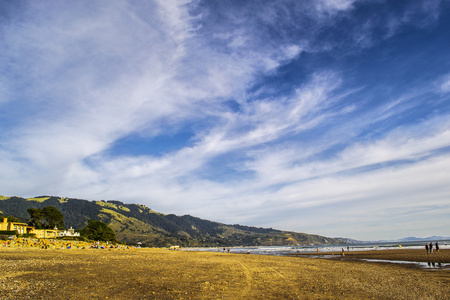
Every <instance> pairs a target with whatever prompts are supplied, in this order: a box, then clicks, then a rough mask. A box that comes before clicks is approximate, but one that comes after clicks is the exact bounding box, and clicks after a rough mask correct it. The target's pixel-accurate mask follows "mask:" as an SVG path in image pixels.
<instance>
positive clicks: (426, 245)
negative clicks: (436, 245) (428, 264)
mask: <svg viewBox="0 0 450 300" xmlns="http://www.w3.org/2000/svg"><path fill="white" fill-rule="evenodd" d="M425 249H427V254H428V243H426V244H425Z"/></svg>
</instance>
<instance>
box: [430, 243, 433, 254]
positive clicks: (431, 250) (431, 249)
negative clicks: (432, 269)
mask: <svg viewBox="0 0 450 300" xmlns="http://www.w3.org/2000/svg"><path fill="white" fill-rule="evenodd" d="M430 253H431V254H433V243H430Z"/></svg>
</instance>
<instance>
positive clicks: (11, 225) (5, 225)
mask: <svg viewBox="0 0 450 300" xmlns="http://www.w3.org/2000/svg"><path fill="white" fill-rule="evenodd" d="M32 229H33V227H31V226H28V224H27V223H21V222H8V218H3V222H1V223H0V231H15V232H16V233H17V234H26V233H29V231H30V230H32Z"/></svg>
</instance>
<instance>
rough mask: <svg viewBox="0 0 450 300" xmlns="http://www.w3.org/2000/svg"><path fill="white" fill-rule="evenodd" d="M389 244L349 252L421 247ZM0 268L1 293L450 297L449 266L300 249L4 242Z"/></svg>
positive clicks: (402, 253)
mask: <svg viewBox="0 0 450 300" xmlns="http://www.w3.org/2000/svg"><path fill="white" fill-rule="evenodd" d="M394 251H396V252H385V251H376V252H377V253H374V252H373V251H370V252H371V253H356V252H354V253H348V254H347V255H346V256H348V257H350V256H355V257H359V258H362V257H368V256H370V257H371V258H373V257H374V255H381V256H382V257H383V259H386V258H387V257H390V258H394V259H395V260H407V259H413V258H414V259H417V258H418V257H419V256H420V255H421V254H420V253H415V252H414V253H413V252H411V251H409V250H394ZM397 251H398V252H397ZM378 252H379V253H378ZM417 255H418V256H417ZM423 255H426V253H425V254H423ZM433 255H434V254H433ZM438 255H439V256H440V257H439V258H436V259H442V260H443V262H449V260H448V259H449V257H450V250H445V251H442V250H441V253H440V254H436V256H438ZM427 259H428V258H427ZM0 270H2V271H1V274H0V298H1V299H448V295H450V274H449V271H448V270H423V269H417V268H408V267H404V266H402V265H393V264H377V263H367V262H361V261H354V260H348V261H347V260H328V259H313V258H308V257H299V256H296V257H280V256H266V255H246V254H233V253H229V254H228V253H215V252H189V251H169V250H165V249H127V250H119V249H108V250H97V249H95V250H92V249H83V250H81V249H78V250H77V249H64V250H62V249H60V250H56V249H47V250H42V249H36V248H8V249H4V248H3V249H1V250H0Z"/></svg>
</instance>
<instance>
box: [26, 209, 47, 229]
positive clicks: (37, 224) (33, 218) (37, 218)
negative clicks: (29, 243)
mask: <svg viewBox="0 0 450 300" xmlns="http://www.w3.org/2000/svg"><path fill="white" fill-rule="evenodd" d="M27 212H28V214H29V215H30V221H29V222H28V225H30V226H33V227H34V228H43V225H42V221H43V220H44V212H43V211H42V209H40V208H33V207H30V208H29V209H27Z"/></svg>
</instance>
